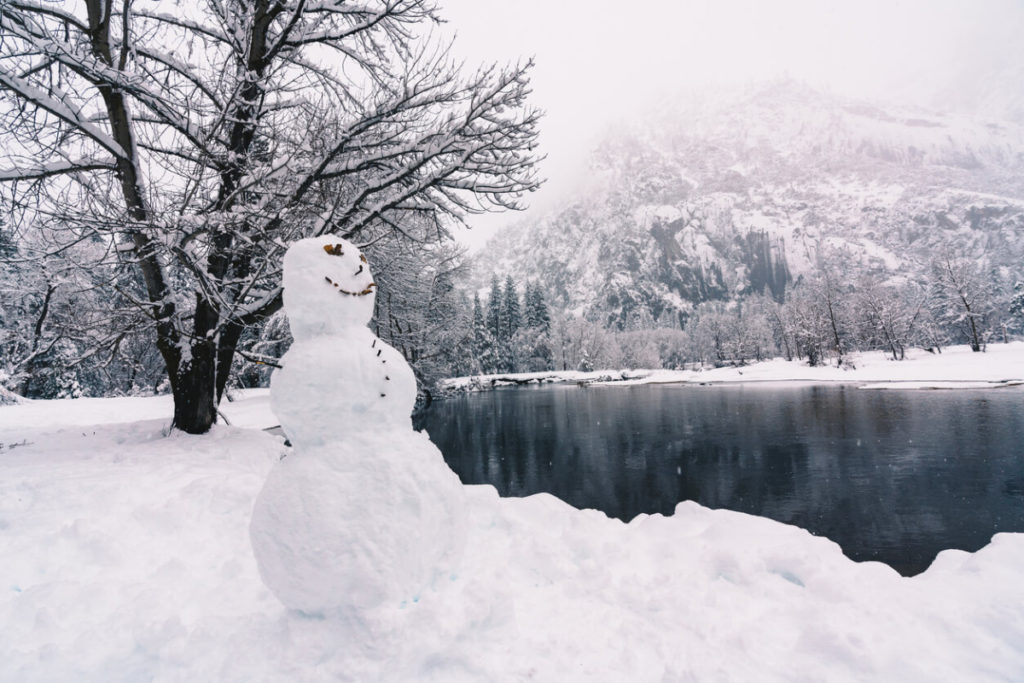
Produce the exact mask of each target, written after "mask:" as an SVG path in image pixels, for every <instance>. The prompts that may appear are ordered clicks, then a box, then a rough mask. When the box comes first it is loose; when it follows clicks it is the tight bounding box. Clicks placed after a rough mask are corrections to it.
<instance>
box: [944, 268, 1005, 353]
mask: <svg viewBox="0 0 1024 683" xmlns="http://www.w3.org/2000/svg"><path fill="white" fill-rule="evenodd" d="M932 295H933V302H932V305H933V308H934V311H935V315H936V318H938V320H939V322H940V323H941V324H943V325H945V326H947V327H951V328H953V329H956V330H957V331H958V332H959V333H960V335H961V336H962V337H963V338H964V339H966V340H967V343H968V344H970V345H971V351H975V352H978V351H984V350H985V345H986V343H987V342H988V337H989V334H990V333H991V330H990V323H991V316H992V310H993V307H994V306H993V304H994V300H995V296H994V287H993V283H992V282H991V281H990V280H989V278H988V277H987V276H986V274H985V272H984V271H983V270H982V268H980V267H979V266H978V264H977V263H976V262H974V261H971V260H969V259H966V258H960V257H955V256H953V255H952V254H950V253H949V252H946V253H944V254H942V255H940V256H939V257H938V258H937V259H936V260H935V261H934V262H933V263H932Z"/></svg>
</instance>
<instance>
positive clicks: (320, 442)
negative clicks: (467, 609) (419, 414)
mask: <svg viewBox="0 0 1024 683" xmlns="http://www.w3.org/2000/svg"><path fill="white" fill-rule="evenodd" d="M375 289H376V285H375V283H374V282H373V279H372V277H371V275H370V270H369V266H368V265H367V262H366V259H365V257H363V255H362V254H360V253H359V250H358V249H356V248H355V247H354V246H353V245H352V244H351V243H349V242H347V241H345V240H343V239H341V238H338V237H334V236H324V237H315V238H310V239H304V240H300V241H298V242H295V243H294V244H292V246H291V247H290V248H289V249H288V252H287V254H286V255H285V257H284V308H285V311H286V312H287V314H288V321H289V324H290V326H291V330H292V336H293V337H294V339H295V341H294V343H293V344H292V346H291V348H290V349H289V350H288V352H287V353H286V354H285V355H284V357H283V358H282V366H283V367H282V369H281V370H278V371H277V372H275V373H274V375H273V377H272V379H271V383H270V403H271V409H272V410H273V411H274V413H275V414H276V415H277V417H278V419H279V420H280V421H281V426H282V428H283V429H284V432H285V434H286V435H287V436H288V438H289V440H290V441H291V443H292V446H293V448H292V451H291V453H290V454H289V455H288V456H287V457H285V458H283V459H282V460H281V461H280V462H278V463H276V464H275V466H274V468H273V469H272V470H271V472H270V475H269V476H268V478H267V481H266V483H265V485H264V487H263V490H262V491H261V492H260V494H259V496H258V497H257V499H256V503H255V506H254V508H253V515H252V522H251V525H250V538H251V540H252V547H253V553H254V554H255V556H256V561H257V565H258V567H259V572H260V576H261V577H262V578H263V581H264V583H265V584H266V585H267V587H268V588H269V589H270V590H271V592H273V593H274V595H276V596H277V597H278V599H280V601H281V602H282V603H284V604H285V605H286V606H287V607H290V608H292V609H295V610H299V611H301V612H304V613H307V614H311V615H321V616H330V615H343V616H345V617H347V618H353V617H355V618H359V617H360V615H368V614H370V613H372V611H373V610H375V609H378V608H388V607H395V608H398V607H401V606H403V605H411V604H413V603H414V602H417V601H419V599H420V598H421V597H423V596H425V595H426V594H427V593H429V592H430V591H432V590H434V589H436V588H437V587H439V586H440V585H441V584H442V582H443V581H447V578H448V576H449V575H450V574H451V571H452V569H453V568H454V566H455V564H456V563H457V561H458V559H459V557H460V555H461V551H462V546H463V544H464V539H465V515H464V510H463V506H464V498H463V490H462V487H461V485H460V483H459V480H458V478H457V477H456V476H455V474H454V473H453V472H452V471H451V470H450V469H449V468H448V467H447V465H446V464H445V463H444V460H443V459H442V457H441V454H440V452H439V451H438V450H437V448H436V447H435V446H434V445H433V444H432V443H431V442H430V441H429V439H428V438H427V436H426V435H425V434H422V433H418V432H415V431H414V430H413V429H412V423H411V419H410V413H411V412H412V408H413V403H414V401H415V399H416V380H415V378H414V376H413V373H412V369H411V368H410V367H409V365H408V364H407V363H406V362H405V359H404V358H403V357H402V356H401V354H399V353H398V352H397V351H396V350H395V349H393V348H392V347H390V346H388V345H387V344H385V343H384V342H382V341H381V340H380V339H378V338H377V337H376V336H375V335H374V334H373V333H372V332H370V330H369V329H368V328H367V327H366V325H367V324H368V323H369V321H370V317H371V315H372V313H373V301H374V293H375Z"/></svg>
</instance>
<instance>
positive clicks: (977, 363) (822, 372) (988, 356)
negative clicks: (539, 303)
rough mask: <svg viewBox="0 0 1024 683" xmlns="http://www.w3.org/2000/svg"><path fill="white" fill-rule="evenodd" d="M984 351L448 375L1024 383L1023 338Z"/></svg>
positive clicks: (458, 381)
mask: <svg viewBox="0 0 1024 683" xmlns="http://www.w3.org/2000/svg"><path fill="white" fill-rule="evenodd" d="M987 349H988V350H987V351H986V352H985V353H973V352H972V351H971V349H970V347H969V346H949V347H945V348H943V349H942V353H930V352H928V351H925V350H923V349H908V350H907V353H906V359H905V360H902V361H894V360H892V359H891V356H889V355H888V354H886V353H884V352H882V351H867V352H859V353H853V354H850V355H849V356H848V357H847V360H846V362H845V364H844V365H843V366H840V367H837V366H836V364H835V361H834V360H833V361H832V362H831V363H830V364H828V365H824V366H820V367H811V366H809V365H807V363H806V361H797V360H793V361H787V360H784V359H782V358H775V359H772V360H767V361H762V362H759V363H751V364H750V365H744V366H726V367H721V368H715V369H711V370H599V371H595V372H589V373H582V372H574V371H566V372H561V371H559V372H543V373H521V374H509V375H479V376H472V377H456V378H453V379H449V380H445V382H444V383H443V384H442V386H443V387H444V388H445V389H449V390H454V391H472V390H480V389H487V388H491V387H493V386H501V385H506V384H514V383H522V382H524V381H535V382H537V383H540V382H587V383H615V384H652V383H685V384H739V383H751V382H842V383H846V384H856V385H860V386H861V387H862V388H865V389H878V388H893V389H950V388H962V389H977V388H998V387H1005V386H1014V385H1016V384H1019V383H1022V382H1024V341H1016V342H1010V343H1008V344H989V345H988V347H987Z"/></svg>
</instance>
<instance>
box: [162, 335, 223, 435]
mask: <svg viewBox="0 0 1024 683" xmlns="http://www.w3.org/2000/svg"><path fill="white" fill-rule="evenodd" d="M191 351H192V358H191V359H189V360H187V361H186V360H182V362H181V364H180V365H179V367H178V371H177V373H176V377H175V380H174V381H173V382H171V387H172V389H173V392H174V422H173V424H172V426H173V427H174V428H176V429H180V430H181V431H183V432H187V433H189V434H205V433H206V432H208V431H210V427H212V426H213V424H214V423H215V422H216V421H217V399H216V396H217V384H216V380H217V368H216V364H215V363H216V361H215V353H214V344H213V342H212V341H207V340H202V341H199V342H196V343H195V344H193V345H192V350H191Z"/></svg>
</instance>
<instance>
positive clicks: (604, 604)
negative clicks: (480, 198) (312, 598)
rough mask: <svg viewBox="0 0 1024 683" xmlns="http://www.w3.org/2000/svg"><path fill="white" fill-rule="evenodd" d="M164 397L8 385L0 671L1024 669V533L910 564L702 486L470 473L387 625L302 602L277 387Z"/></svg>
mask: <svg viewBox="0 0 1024 683" xmlns="http://www.w3.org/2000/svg"><path fill="white" fill-rule="evenodd" d="M168 408H169V399H168V398H167V397H156V398H120V399H76V400H67V401H34V402H30V403H26V404H23V405H14V406H4V407H0V444H2V445H3V448H2V449H0V531H2V533H0V557H2V558H3V562H0V623H2V624H4V628H5V637H4V638H3V639H0V681H25V680H53V681H59V680H75V681H120V680H165V681H185V680H224V681H243V680H244V681H248V680H339V681H362V680H382V681H405V680H410V681H412V680H415V681H446V682H447V681H485V680H504V681H519V680H522V681H526V680H547V681H556V680H557V681H577V680H579V681H584V680H586V681H592V680H596V681H618V680H623V679H630V680H634V681H638V682H639V681H662V680H755V679H756V680H780V681H781V680H793V679H795V678H796V679H799V678H806V679H814V680H823V679H832V680H864V679H891V680H907V681H913V680H937V679H944V678H950V679H959V680H978V679H993V680H1019V679H1021V677H1022V676H1024V570H1022V567H1024V534H999V535H997V536H996V537H995V538H994V539H993V542H992V543H991V544H989V545H988V546H986V547H985V548H983V549H981V550H980V551H978V552H977V553H973V554H971V553H965V552H960V551H945V552H943V553H941V554H940V555H939V557H938V558H937V559H936V561H935V562H934V564H933V565H932V566H931V567H930V568H929V569H928V570H927V571H926V572H924V573H923V574H921V575H919V576H915V577H913V578H904V577H901V576H899V575H898V574H897V573H896V572H895V571H893V570H892V569H890V568H889V567H887V566H885V565H882V564H879V563H875V562H867V563H855V562H852V561H851V560H849V559H847V558H846V557H845V556H844V555H843V554H842V553H841V552H840V549H839V547H838V546H837V545H836V544H835V543H832V542H831V541H829V540H827V539H825V538H821V537H816V536H812V535H811V534H809V533H808V532H806V531H804V530H802V529H798V528H797V527H794V526H789V525H786V524H781V523H778V522H773V521H771V520H767V519H763V518H759V517H754V516H750V515H746V514H741V513H736V512H729V511H725V510H710V509H708V508H704V507H702V506H700V505H697V504H696V503H691V502H687V503H681V504H680V505H679V506H678V507H677V508H676V510H675V513H674V514H673V515H672V516H670V517H663V516H661V515H651V516H647V515H641V516H640V517H638V518H636V519H634V520H633V521H632V522H630V523H629V524H624V523H622V522H620V521H618V520H614V519H609V518H608V517H606V516H605V515H604V514H602V513H599V512H595V511H593V510H583V511H580V510H576V509H573V508H571V507H570V506H569V505H567V504H565V503H563V502H561V501H559V500H557V499H555V498H554V497H552V496H550V495H546V494H540V495H535V496H530V497H527V498H521V499H500V498H498V496H497V495H496V492H495V490H494V488H492V487H490V486H468V487H465V492H466V496H467V520H468V525H469V531H468V533H469V540H468V542H467V546H466V548H467V550H466V554H465V556H464V557H463V559H462V561H461V564H460V566H459V570H458V572H456V573H453V574H452V575H451V576H450V577H449V580H448V581H445V582H443V585H433V586H430V587H429V588H427V589H425V590H424V591H423V593H422V594H420V595H418V596H415V600H414V601H412V602H409V603H403V604H396V605H392V606H389V607H387V608H386V609H385V610H384V612H385V613H382V615H381V618H382V619H384V620H385V621H386V622H387V623H388V624H389V627H388V629H386V630H385V631H384V632H381V633H377V632H370V631H367V630H365V629H364V628H363V627H361V626H360V623H359V622H358V620H346V619H320V618H309V617H306V616H304V615H302V614H299V613H295V612H289V611H288V610H286V609H285V608H284V607H282V606H281V605H280V604H279V603H278V602H277V601H276V600H275V599H274V598H273V596H271V594H270V593H269V591H267V589H266V588H265V587H264V585H263V583H262V582H261V580H260V578H259V575H258V572H257V568H256V563H255V560H254V559H253V556H252V552H251V549H250V546H249V535H248V524H249V520H250V516H251V511H252V506H253V500H254V498H255V496H256V494H257V492H258V491H259V490H260V488H261V486H262V484H263V482H264V481H265V479H266V477H267V473H268V472H269V470H270V468H271V467H272V466H273V464H274V463H275V462H276V461H277V460H278V459H279V458H280V457H281V455H282V453H284V452H285V448H284V446H283V442H282V439H281V438H280V437H276V436H273V435H270V434H267V433H265V432H261V431H260V430H258V429H254V428H245V427H242V426H240V425H246V426H247V427H260V426H265V424H264V423H265V422H266V421H267V419H268V415H269V413H268V411H267V392H266V391H265V390H257V391H249V392H240V394H239V396H238V399H237V400H236V401H234V402H232V403H226V404H225V405H224V406H222V408H223V409H224V412H225V414H226V415H227V416H228V419H230V420H232V423H233V426H225V425H217V426H215V428H214V429H213V430H212V431H211V432H210V433H209V434H207V435H204V436H190V435H186V434H182V433H172V434H171V435H170V436H168V435H167V432H166V429H167V423H168V421H169V420H168V415H169V414H170V413H169V410H168ZM368 455H372V454H368Z"/></svg>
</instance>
